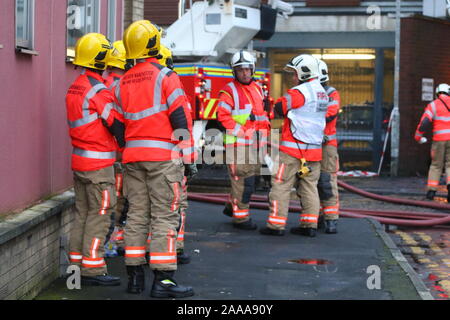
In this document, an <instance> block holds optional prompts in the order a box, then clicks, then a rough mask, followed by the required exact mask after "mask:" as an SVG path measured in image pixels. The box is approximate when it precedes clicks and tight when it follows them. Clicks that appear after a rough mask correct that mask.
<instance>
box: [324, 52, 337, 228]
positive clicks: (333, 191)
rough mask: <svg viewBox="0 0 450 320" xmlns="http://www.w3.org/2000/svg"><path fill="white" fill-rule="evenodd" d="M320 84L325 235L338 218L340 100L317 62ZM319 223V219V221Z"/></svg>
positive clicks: (325, 68) (326, 72)
mask: <svg viewBox="0 0 450 320" xmlns="http://www.w3.org/2000/svg"><path fill="white" fill-rule="evenodd" d="M319 68H320V73H321V74H320V83H321V84H322V86H323V88H324V89H325V91H326V93H327V95H328V97H329V102H328V107H327V114H326V118H325V121H326V126H325V132H324V133H325V135H324V143H323V145H322V161H321V162H320V178H319V183H318V187H319V197H320V200H321V201H320V206H321V211H322V213H323V215H322V216H321V217H322V218H323V219H324V220H325V233H330V234H332V233H337V221H338V218H339V191H338V186H337V172H338V170H339V155H338V151H337V140H336V122H337V116H338V114H339V108H340V104H341V98H340V95H339V92H338V91H337V90H336V89H335V88H333V87H330V86H329V85H328V81H329V80H330V77H329V75H328V66H327V64H326V63H325V62H324V61H322V60H319ZM319 221H320V219H319ZM319 224H320V223H319Z"/></svg>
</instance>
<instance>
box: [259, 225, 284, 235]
mask: <svg viewBox="0 0 450 320" xmlns="http://www.w3.org/2000/svg"><path fill="white" fill-rule="evenodd" d="M259 233H261V234H264V235H266V236H284V230H276V229H271V228H269V227H264V228H261V229H259Z"/></svg>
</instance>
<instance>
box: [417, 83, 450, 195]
mask: <svg viewBox="0 0 450 320" xmlns="http://www.w3.org/2000/svg"><path fill="white" fill-rule="evenodd" d="M449 95H450V86H449V85H448V84H445V83H442V84H440V85H438V86H437V87H436V97H437V98H436V100H434V101H433V102H431V103H430V104H428V105H427V107H426V108H425V112H424V113H423V115H422V118H421V119H420V122H419V124H418V126H417V129H416V133H415V135H414V139H415V140H416V141H417V142H418V143H420V144H423V143H426V142H427V138H425V137H424V136H423V135H424V133H425V131H428V130H429V129H431V128H432V129H433V130H432V131H433V143H432V145H431V165H430V169H429V171H428V183H427V190H428V191H427V194H426V198H427V199H429V200H433V198H434V196H435V195H436V189H437V187H438V185H439V180H440V178H441V174H442V170H443V168H445V173H446V175H447V190H448V194H447V202H449V203H450V97H449Z"/></svg>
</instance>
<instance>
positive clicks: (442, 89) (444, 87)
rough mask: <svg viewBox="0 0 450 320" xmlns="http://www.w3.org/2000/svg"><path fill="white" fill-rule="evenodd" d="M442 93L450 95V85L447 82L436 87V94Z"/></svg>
mask: <svg viewBox="0 0 450 320" xmlns="http://www.w3.org/2000/svg"><path fill="white" fill-rule="evenodd" d="M440 93H445V94H446V95H450V86H449V85H448V84H446V83H441V84H440V85H438V86H437V87H436V95H438V94H440Z"/></svg>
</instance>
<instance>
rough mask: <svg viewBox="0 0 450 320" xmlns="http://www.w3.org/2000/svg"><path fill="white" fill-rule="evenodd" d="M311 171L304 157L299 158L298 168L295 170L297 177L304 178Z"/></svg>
mask: <svg viewBox="0 0 450 320" xmlns="http://www.w3.org/2000/svg"><path fill="white" fill-rule="evenodd" d="M310 172H311V168H310V167H309V166H308V165H307V164H306V159H305V158H301V159H300V168H299V169H298V171H297V177H299V178H300V179H301V178H304V177H306V176H307V175H308V174H309V173H310Z"/></svg>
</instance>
